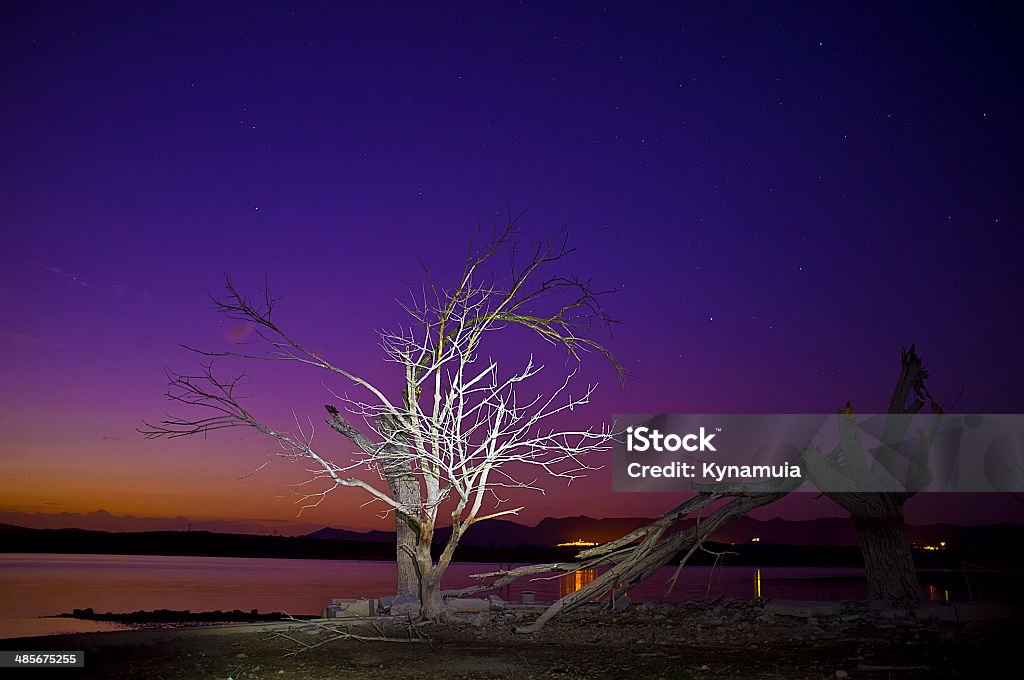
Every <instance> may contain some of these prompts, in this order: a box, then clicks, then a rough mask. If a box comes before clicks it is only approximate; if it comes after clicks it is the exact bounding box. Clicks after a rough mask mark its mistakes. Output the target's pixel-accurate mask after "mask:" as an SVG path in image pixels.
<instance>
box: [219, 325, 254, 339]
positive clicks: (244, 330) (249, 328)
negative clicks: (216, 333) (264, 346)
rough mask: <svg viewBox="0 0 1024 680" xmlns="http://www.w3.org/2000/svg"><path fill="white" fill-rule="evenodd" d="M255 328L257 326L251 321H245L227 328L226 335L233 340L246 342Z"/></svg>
mask: <svg viewBox="0 0 1024 680" xmlns="http://www.w3.org/2000/svg"><path fill="white" fill-rule="evenodd" d="M254 330H256V327H255V326H253V325H252V324H251V323H243V324H239V325H237V326H232V327H231V328H228V329H227V330H225V331H224V337H225V338H226V339H228V340H230V341H231V342H245V341H246V340H248V338H249V336H250V335H252V332H253V331H254Z"/></svg>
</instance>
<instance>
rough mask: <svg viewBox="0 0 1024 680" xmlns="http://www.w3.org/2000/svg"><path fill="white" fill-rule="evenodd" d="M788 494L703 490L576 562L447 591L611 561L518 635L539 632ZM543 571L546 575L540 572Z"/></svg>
mask: <svg viewBox="0 0 1024 680" xmlns="http://www.w3.org/2000/svg"><path fill="white" fill-rule="evenodd" d="M786 493H788V489H787V490H785V491H774V492H769V493H750V494H739V493H737V492H732V493H729V494H725V493H714V492H707V493H699V494H697V495H696V496H694V497H693V498H690V499H689V500H687V501H686V502H684V503H682V504H680V505H679V506H677V507H676V508H674V509H673V510H671V511H670V512H668V513H666V514H665V515H663V516H661V517H659V518H658V519H656V520H654V521H653V522H650V523H648V524H646V525H644V526H642V527H640V528H638V529H636V530H634V531H631V532H630V533H628V534H626V535H625V536H622V537H621V538H618V539H616V540H614V541H610V542H608V543H604V544H602V545H599V546H595V547H593V548H587V549H586V550H582V551H580V552H579V553H577V555H576V558H577V561H573V562H552V563H549V564H533V565H527V566H523V567H517V568H515V569H507V570H501V571H493V572H488V573H485V574H474V575H473V578H476V579H480V580H487V579H493V580H492V581H490V582H488V583H482V584H480V585H475V586H470V587H468V588H463V589H461V590H458V591H450V592H447V593H445V594H446V595H450V596H456V595H468V594H472V593H478V592H481V591H486V590H493V589H495V588H500V587H502V586H505V585H508V584H509V583H512V582H513V581H517V580H519V579H521V578H525V577H527V576H533V577H535V578H556V577H558V576H561V575H563V574H568V573H573V572H577V571H580V570H583V569H593V568H595V567H598V566H605V565H611V566H610V568H609V569H607V570H606V571H605V572H604V573H602V574H601V575H600V576H598V577H597V578H595V579H594V580H593V581H591V582H590V583H588V584H586V585H585V586H583V587H582V588H580V589H579V590H577V591H575V592H572V593H569V594H568V595H566V596H565V597H563V598H561V599H559V600H557V601H556V602H554V603H552V604H551V605H550V606H549V607H548V608H547V609H546V610H545V611H544V613H542V614H541V615H540V616H539V617H538V618H537V620H535V621H534V622H533V623H531V624H530V625H528V626H525V627H520V628H517V629H516V632H517V633H535V632H537V631H539V630H541V629H542V628H543V627H544V625H545V624H546V623H547V622H548V621H549V620H550V619H551V618H552V617H554V616H557V615H559V614H563V613H565V612H569V611H572V610H573V609H576V608H577V607H580V606H581V605H583V604H586V603H587V602H593V601H595V600H599V599H601V598H603V597H604V596H606V595H611V597H612V598H614V597H615V594H616V593H621V592H625V591H627V590H629V589H630V588H633V587H634V586H636V585H637V584H638V583H640V582H642V581H644V580H646V579H647V578H649V577H650V576H651V575H652V574H654V573H655V572H656V571H658V570H659V569H661V568H662V567H663V566H665V565H666V564H668V563H669V562H670V561H672V559H673V558H675V557H676V556H677V555H679V554H680V553H683V552H684V551H685V554H684V555H683V557H682V559H681V560H680V563H679V568H680V569H681V568H682V567H683V565H685V564H686V562H687V561H688V560H689V559H690V557H691V556H693V554H694V553H695V552H696V551H697V550H698V549H699V548H700V547H701V545H702V544H703V543H704V541H706V540H707V539H708V537H710V536H711V534H712V533H714V532H715V531H717V530H718V529H719V528H721V527H722V526H724V525H725V524H727V523H728V522H730V521H732V520H733V519H735V518H737V517H740V516H742V515H745V514H747V513H748V512H750V511H751V510H753V509H755V508H758V507H760V506H762V505H767V504H768V503H772V502H774V501H776V500H778V499H779V498H781V497H782V496H784V495H786ZM726 499H728V500H726ZM723 500H726V502H725V503H724V504H722V505H719V506H718V507H715V508H714V509H712V510H711V511H710V513H709V514H708V515H707V517H705V518H703V519H700V513H701V512H702V511H703V510H705V509H707V508H708V507H709V506H714V505H715V504H716V503H718V502H719V501H723ZM695 515H696V516H697V517H698V521H697V523H696V524H695V525H694V526H692V527H689V528H687V529H684V530H682V531H677V532H674V533H667V532H668V530H669V528H671V527H672V525H673V524H675V523H676V522H678V521H680V520H683V519H686V518H688V517H692V516H695ZM541 574H544V575H546V576H540V575H541ZM551 574H553V575H551ZM678 574H679V571H678V570H677V571H676V574H675V575H674V576H673V577H672V579H671V580H670V581H669V584H668V588H669V589H671V588H672V586H673V585H674V584H675V580H676V577H677V576H678Z"/></svg>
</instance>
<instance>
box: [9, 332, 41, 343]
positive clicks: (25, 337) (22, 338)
mask: <svg viewBox="0 0 1024 680" xmlns="http://www.w3.org/2000/svg"><path fill="white" fill-rule="evenodd" d="M0 342H13V343H15V344H25V345H38V344H39V338H37V337H36V336H34V335H32V334H30V333H19V332H18V331H3V330H0Z"/></svg>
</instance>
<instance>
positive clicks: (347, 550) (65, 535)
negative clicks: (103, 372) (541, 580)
mask: <svg viewBox="0 0 1024 680" xmlns="http://www.w3.org/2000/svg"><path fill="white" fill-rule="evenodd" d="M648 521H650V520H648V519H646V518H614V519H594V518H592V517H565V518H559V519H554V518H548V519H545V520H543V521H541V522H540V523H538V524H537V526H534V527H527V526H524V525H522V524H517V523H515V522H510V521H507V520H497V519H496V520H488V521H487V522H481V523H480V524H478V525H475V526H473V527H471V528H470V529H469V531H468V532H467V534H466V536H465V537H464V538H463V540H462V541H461V542H460V546H459V549H458V550H457V551H456V555H455V558H456V560H458V561H465V562H509V561H515V562H547V561H563V560H566V559H571V558H572V555H574V554H575V552H576V551H577V550H578V548H577V547H575V546H566V547H559V544H561V543H571V542H572V541H587V542H598V543H600V542H605V541H608V540H611V539H614V538H618V537H620V536H622V535H624V534H626V533H628V532H629V531H631V530H633V529H635V528H637V527H639V526H641V525H643V524H646V523H647V522H648ZM686 526H692V524H687V523H685V522H681V523H679V526H678V527H676V529H675V530H679V529H681V528H685V527H686ZM908 534H909V536H910V539H911V541H912V542H913V543H915V544H919V545H930V546H938V547H940V548H941V549H935V550H931V551H929V550H918V551H917V552H916V555H915V561H916V562H917V564H918V566H919V567H922V568H946V569H948V568H959V567H960V565H961V564H962V562H964V561H968V562H971V563H973V564H977V565H982V566H985V567H993V568H996V567H998V568H1010V569H1020V568H1022V567H1024V526H1020V525H1010V524H994V525H986V526H957V525H952V524H933V525H928V526H919V527H908ZM448 535H449V530H448V529H446V528H442V529H438V531H437V533H436V536H435V538H436V541H435V550H440V546H439V545H437V543H442V542H444V541H446V540H447V538H448ZM754 539H757V540H756V541H755V540H754ZM394 540H395V539H394V533H392V532H388V531H367V532H358V531H351V530H348V529H334V528H324V529H320V530H317V531H314V532H312V533H310V534H308V535H306V536H266V535H254V534H239V533H215V532H211V531H128V532H108V531H94V530H89V529H78V528H65V529H29V528H24V527H19V526H16V525H11V524H0V553H75V554H85V553H91V554H105V555H197V556H198V555H203V556H223V557H285V558H308V559H372V560H393V559H394V556H395V547H394ZM712 542H713V543H714V544H715V545H718V546H723V545H724V546H729V547H728V550H729V553H730V558H729V559H730V563H732V564H750V565H770V564H775V565H786V564H788V565H799V566H829V565H831V566H858V565H859V564H861V557H860V551H859V549H858V548H857V547H856V544H857V541H856V534H855V532H854V528H853V524H852V522H851V521H850V520H848V519H843V518H821V519H815V520H809V521H789V520H783V519H771V520H766V521H759V520H756V519H753V518H749V517H745V518H741V519H739V520H737V521H735V522H733V523H732V524H731V525H729V526H728V527H726V528H724V529H722V530H721V531H718V532H716V533H715V534H714V535H713V537H712ZM943 542H944V545H943V544H942V543H943ZM695 559H696V560H697V561H698V562H700V561H701V560H705V561H707V560H708V559H710V558H707V557H705V556H704V554H703V553H698V555H696V556H695Z"/></svg>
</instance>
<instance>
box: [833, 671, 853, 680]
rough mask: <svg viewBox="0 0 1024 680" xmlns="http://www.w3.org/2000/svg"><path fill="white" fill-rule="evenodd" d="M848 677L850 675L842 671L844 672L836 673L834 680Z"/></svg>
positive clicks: (842, 679)
mask: <svg viewBox="0 0 1024 680" xmlns="http://www.w3.org/2000/svg"><path fill="white" fill-rule="evenodd" d="M848 677H850V674H849V673H847V672H846V671H844V670H838V671H836V680H844V679H845V678H848Z"/></svg>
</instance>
